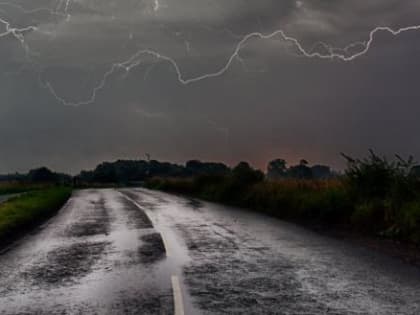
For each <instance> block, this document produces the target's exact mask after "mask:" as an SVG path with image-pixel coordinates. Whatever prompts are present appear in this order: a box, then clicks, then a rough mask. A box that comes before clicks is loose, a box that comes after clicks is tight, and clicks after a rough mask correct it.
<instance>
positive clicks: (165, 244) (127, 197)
mask: <svg viewBox="0 0 420 315" xmlns="http://www.w3.org/2000/svg"><path fill="white" fill-rule="evenodd" d="M120 194H121V195H122V196H123V197H124V198H125V199H127V200H128V201H130V202H132V203H133V204H134V205H135V206H136V207H137V208H139V210H141V211H143V209H142V206H141V205H140V204H139V203H138V202H137V201H135V200H134V199H133V198H130V197H129V196H127V195H126V194H124V193H122V192H120ZM146 215H147V214H146ZM149 219H150V218H149ZM160 236H161V238H162V242H163V246H165V251H166V257H170V256H171V251H170V247H169V243H168V242H167V241H166V238H165V236H164V235H163V233H162V232H160Z"/></svg>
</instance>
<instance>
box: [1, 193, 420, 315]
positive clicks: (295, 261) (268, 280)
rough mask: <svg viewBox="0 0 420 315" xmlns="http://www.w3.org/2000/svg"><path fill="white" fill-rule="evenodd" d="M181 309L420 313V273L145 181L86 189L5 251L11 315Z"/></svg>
mask: <svg viewBox="0 0 420 315" xmlns="http://www.w3.org/2000/svg"><path fill="white" fill-rule="evenodd" d="M176 284H179V287H180V291H178V292H177V285H176ZM177 293H178V294H177ZM174 296H175V298H174ZM182 306H183V307H182ZM175 309H176V310H177V311H178V313H179V314H182V309H184V310H185V314H392V315H394V314H420V270H419V269H417V268H415V267H412V266H410V265H407V264H404V263H402V262H400V261H399V260H396V259H393V258H390V257H387V256H384V255H382V254H379V253H376V252H371V251H369V250H368V249H366V248H362V247H359V246H358V245H354V244H350V243H348V242H345V241H342V240H336V239H332V238H328V237H325V236H320V235H317V234H316V233H314V232H311V231H307V230H305V229H303V228H299V227H296V226H294V225H292V224H287V223H284V222H282V221H279V220H276V219H273V218H270V217H267V216H264V215H259V214H257V213H253V212H248V211H244V210H240V209H233V208H229V207H225V206H220V205H214V204H211V203H204V202H198V201H195V200H190V199H188V198H182V197H176V196H172V195H168V194H164V193H160V192H153V191H148V190H143V189H121V190H114V189H104V190H81V191H78V192H76V193H75V194H74V195H73V197H72V198H71V199H70V201H69V202H68V203H67V205H66V206H65V207H63V209H62V210H61V211H60V212H59V214H58V215H57V216H56V217H54V218H53V219H51V220H50V221H49V222H48V223H47V224H45V225H44V226H43V227H41V228H40V229H38V230H37V231H34V232H33V233H32V234H31V235H28V236H27V237H25V238H24V239H23V240H21V241H20V242H18V243H17V244H15V245H13V246H12V247H11V248H9V249H8V250H7V251H5V252H4V253H2V254H1V255H0V314H173V313H174V311H175Z"/></svg>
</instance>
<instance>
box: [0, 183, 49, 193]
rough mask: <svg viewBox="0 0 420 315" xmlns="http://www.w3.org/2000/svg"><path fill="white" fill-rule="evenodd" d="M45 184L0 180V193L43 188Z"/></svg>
mask: <svg viewBox="0 0 420 315" xmlns="http://www.w3.org/2000/svg"><path fill="white" fill-rule="evenodd" d="M45 187H46V185H42V184H30V183H22V182H0V195H8V194H17V193H21V192H26V191H32V190H37V189H42V188H45Z"/></svg>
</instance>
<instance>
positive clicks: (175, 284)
mask: <svg viewBox="0 0 420 315" xmlns="http://www.w3.org/2000/svg"><path fill="white" fill-rule="evenodd" d="M171 280H172V290H173V293H174V308H175V312H174V314H175V315H184V314H185V313H184V303H183V301H182V291H181V285H180V284H179V279H178V277H177V276H172V277H171Z"/></svg>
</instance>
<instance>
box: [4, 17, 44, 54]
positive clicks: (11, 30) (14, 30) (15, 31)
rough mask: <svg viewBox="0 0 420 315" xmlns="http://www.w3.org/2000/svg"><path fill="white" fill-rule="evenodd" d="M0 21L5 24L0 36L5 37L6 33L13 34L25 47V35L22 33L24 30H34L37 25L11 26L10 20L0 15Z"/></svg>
mask: <svg viewBox="0 0 420 315" xmlns="http://www.w3.org/2000/svg"><path fill="white" fill-rule="evenodd" d="M0 23H1V24H3V25H4V26H5V29H6V30H5V31H4V32H3V33H0V38H2V37H6V36H8V35H13V36H14V37H15V38H16V39H17V40H18V41H19V42H20V43H21V44H22V45H23V46H24V47H25V49H27V47H26V44H25V36H24V35H23V34H24V33H26V32H31V31H36V30H37V27H36V26H33V25H30V26H26V27H22V28H17V27H12V26H11V25H10V22H8V21H6V20H5V19H3V18H1V17H0Z"/></svg>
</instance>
